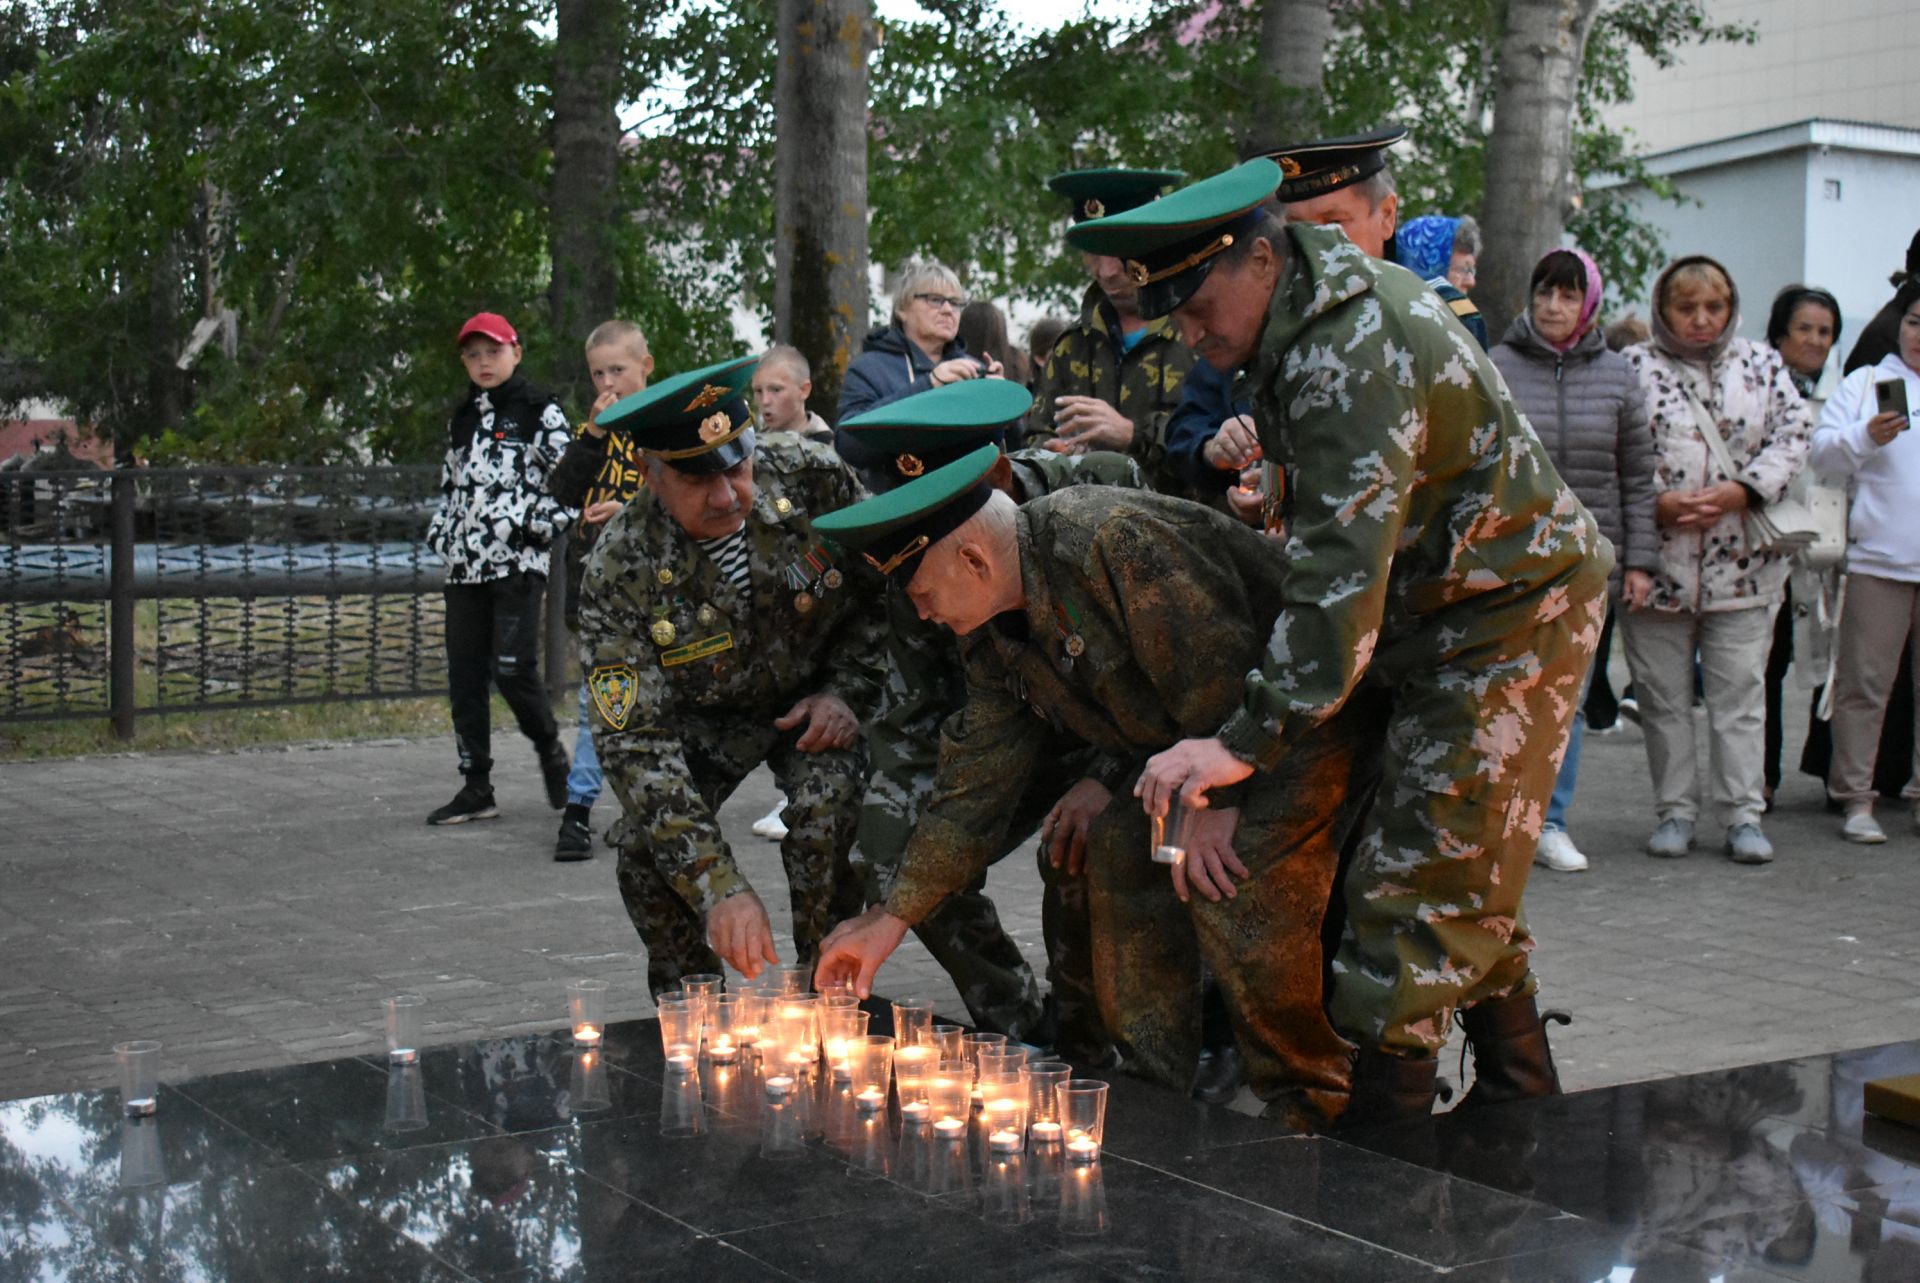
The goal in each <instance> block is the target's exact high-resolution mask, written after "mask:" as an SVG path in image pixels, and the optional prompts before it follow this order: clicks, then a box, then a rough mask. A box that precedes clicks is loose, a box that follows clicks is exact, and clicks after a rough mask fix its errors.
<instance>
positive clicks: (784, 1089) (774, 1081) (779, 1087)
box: [767, 1074, 793, 1098]
mask: <svg viewBox="0 0 1920 1283" xmlns="http://www.w3.org/2000/svg"><path fill="white" fill-rule="evenodd" d="M792 1090H793V1079H791V1078H789V1077H787V1076H786V1075H785V1074H775V1075H774V1076H773V1077H771V1078H769V1079H767V1095H769V1096H773V1097H775V1098H778V1097H781V1096H784V1095H786V1094H787V1093H788V1092H790V1091H792Z"/></svg>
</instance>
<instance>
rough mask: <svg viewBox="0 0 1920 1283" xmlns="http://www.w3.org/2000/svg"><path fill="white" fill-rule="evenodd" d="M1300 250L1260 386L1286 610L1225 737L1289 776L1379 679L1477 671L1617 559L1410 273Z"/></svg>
mask: <svg viewBox="0 0 1920 1283" xmlns="http://www.w3.org/2000/svg"><path fill="white" fill-rule="evenodd" d="M1287 236H1288V238H1289V245H1290V251H1291V252H1290V253H1289V255H1288V260H1287V264H1286V267H1285V269H1284V271H1283V273H1282V275H1281V279H1280V283H1279V285H1278V286H1277V287H1276V288H1275V290H1274V295H1273V302H1272V305H1271V307H1270V308H1269V310H1268V314H1267V325H1266V330H1265V332H1264V333H1263V334H1262V336H1261V340H1260V353H1259V356H1258V358H1257V361H1256V363H1255V365H1254V368H1253V378H1252V380H1251V383H1250V389H1251V393H1252V397H1253V405H1254V419H1255V422H1256V423H1257V424H1258V426H1259V431H1260V442H1261V446H1262V448H1263V449H1264V451H1265V453H1266V457H1267V458H1268V459H1269V460H1272V461H1274V462H1276V463H1278V464H1279V465H1280V466H1281V468H1282V469H1283V470H1284V477H1285V495H1286V498H1285V506H1284V509H1283V516H1284V519H1285V521H1286V523H1287V528H1286V536H1285V538H1286V545H1285V556H1284V557H1282V558H1276V561H1278V562H1279V563H1280V564H1281V566H1282V567H1283V569H1282V584H1283V596H1284V599H1285V602H1286V608H1285V609H1283V610H1282V611H1281V612H1280V615H1279V618H1278V619H1277V620H1276V621H1275V623H1274V627H1273V635H1272V639H1271V641H1270V643H1269V644H1268V646H1267V649H1266V654H1265V656H1264V658H1263V659H1262V661H1261V667H1260V669H1259V670H1258V671H1256V672H1252V673H1249V674H1248V676H1247V682H1246V699H1245V702H1244V704H1243V706H1242V707H1241V709H1240V710H1239V711H1238V712H1236V713H1235V714H1234V715H1233V717H1232V718H1231V719H1229V720H1228V721H1227V722H1226V724H1225V725H1224V727H1222V728H1221V730H1220V732H1219V733H1220V738H1221V739H1222V740H1223V741H1225V743H1226V745H1227V747H1228V748H1229V749H1231V750H1232V751H1233V752H1234V753H1235V754H1237V755H1238V756H1240V757H1242V758H1244V759H1245V760H1247V761H1250V762H1253V763H1255V764H1256V765H1259V766H1261V767H1271V766H1272V765H1273V764H1274V763H1275V762H1276V761H1277V760H1278V758H1279V756H1280V753H1281V751H1282V745H1283V743H1284V742H1285V741H1286V739H1287V738H1288V737H1290V736H1292V735H1295V734H1298V733H1299V732H1300V731H1302V730H1304V729H1305V728H1306V727H1309V726H1313V725H1317V724H1319V723H1320V722H1322V721H1324V720H1325V719H1326V718H1328V717H1330V716H1332V715H1333V713H1334V712H1335V710H1337V709H1338V708H1339V707H1340V706H1341V704H1342V703H1343V702H1345V700H1346V699H1347V697H1348V695H1349V694H1350V693H1351V692H1352V690H1353V688H1354V686H1355V684H1356V683H1358V682H1359V680H1360V678H1361V677H1362V675H1364V674H1365V673H1367V671H1368V670H1369V668H1370V667H1372V668H1374V669H1377V670H1379V672H1380V675H1381V676H1382V677H1383V678H1384V679H1385V680H1386V681H1388V682H1389V683H1395V682H1398V681H1399V680H1402V679H1403V678H1405V677H1406V676H1408V675H1409V674H1412V673H1416V672H1426V673H1429V674H1431V673H1432V672H1434V671H1435V670H1436V669H1440V668H1444V667H1448V666H1451V665H1455V664H1460V665H1463V666H1465V667H1466V668H1469V669H1471V668H1472V667H1473V665H1474V664H1475V663H1476V662H1478V661H1477V660H1476V659H1475V658H1474V656H1475V652H1476V651H1477V652H1479V653H1480V654H1482V655H1485V654H1488V653H1490V650H1491V651H1492V652H1497V651H1498V650H1499V649H1500V648H1499V647H1498V645H1497V643H1498V642H1500V641H1502V640H1503V639H1506V638H1509V637H1513V636H1515V635H1524V634H1526V633H1528V632H1530V631H1531V630H1533V629H1535V628H1537V627H1539V626H1540V625H1541V624H1543V623H1546V622H1548V621H1550V620H1552V619H1554V618H1556V617H1558V616H1559V615H1560V614H1561V613H1563V612H1564V611H1565V610H1566V609H1567V608H1568V605H1569V602H1568V600H1567V596H1568V591H1569V588H1568V584H1569V583H1570V582H1571V581H1573V580H1575V579H1578V580H1579V588H1578V591H1581V592H1585V591H1587V590H1588V589H1589V588H1590V587H1591V578H1592V576H1591V574H1590V573H1582V572H1583V571H1592V570H1593V569H1595V568H1596V567H1597V569H1598V571H1599V575H1600V581H1599V583H1600V587H1599V591H1605V581H1606V575H1607V572H1609V571H1610V570H1611V569H1612V566H1613V548H1612V545H1611V544H1609V543H1608V542H1607V541H1606V539H1605V538H1604V537H1603V536H1602V535H1601V534H1600V531H1599V528H1598V527H1597V526H1596V525H1595V524H1594V521H1593V517H1592V515H1591V514H1589V513H1588V512H1587V510H1586V508H1585V507H1584V506H1582V504H1581V503H1580V501H1579V500H1578V499H1577V498H1575V497H1574V494H1573V492H1572V491H1571V490H1569V489H1568V488H1567V487H1566V485H1565V484H1564V483H1563V482H1562V481H1561V479H1560V476H1559V474H1558V473H1557V472H1555V471H1554V468H1553V464H1552V462H1551V461H1550V460H1549V458H1548V456H1547V452H1546V450H1545V449H1544V448H1543V447H1542V446H1541V444H1540V441H1539V440H1538V438H1536V437H1535V436H1534V434H1533V430H1532V429H1531V428H1530V427H1528V426H1527V421H1526V419H1525V418H1524V417H1523V416H1522V415H1521V414H1520V412H1519V411H1518V410H1517V409H1516V408H1515V406H1514V404H1513V400H1512V398H1511V397H1510V396H1509V395H1508V393H1507V385H1506V383H1505V382H1504V381H1503V380H1502V379H1501V378H1500V375H1499V372H1498V371H1497V370H1495V368H1494V365H1493V362H1492V359H1491V358H1489V357H1488V356H1487V354H1486V353H1485V352H1483V351H1481V350H1480V345H1479V344H1478V343H1476V342H1474V340H1473V338H1472V337H1471V336H1470V335H1469V334H1468V333H1467V331H1466V330H1465V329H1464V328H1462V327H1461V325H1460V322H1459V320H1458V318H1456V317H1455V316H1454V314H1453V313H1452V311H1450V310H1449V309H1448V307H1447V305H1446V304H1445V303H1444V302H1442V301H1441V300H1440V299H1439V298H1438V297H1437V296H1436V295H1435V294H1434V292H1433V291H1432V290H1430V289H1428V288H1427V287H1426V286H1425V285H1424V284H1423V283H1422V282H1421V281H1420V280H1419V278H1418V277H1416V276H1414V275H1413V274H1412V273H1411V272H1408V271H1407V270H1406V269H1404V268H1400V267H1395V266H1393V265H1391V264H1388V263H1383V262H1381V261H1379V260H1378V259H1372V258H1369V257H1367V256H1366V255H1365V254H1363V253H1361V252H1360V251H1359V250H1358V249H1356V248H1355V247H1354V245H1353V243H1352V242H1351V241H1349V240H1348V239H1347V238H1346V236H1345V235H1344V234H1343V233H1342V232H1340V231H1339V230H1338V229H1325V228H1319V227H1310V226H1301V225H1298V224H1295V225H1292V226H1289V227H1288V228H1287Z"/></svg>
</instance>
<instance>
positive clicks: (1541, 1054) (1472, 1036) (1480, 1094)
mask: <svg viewBox="0 0 1920 1283" xmlns="http://www.w3.org/2000/svg"><path fill="white" fill-rule="evenodd" d="M1547 1020H1555V1021H1558V1022H1559V1023H1561V1024H1563V1025H1564V1024H1568V1023H1570V1018H1569V1017H1568V1016H1567V1015H1566V1013H1564V1012H1559V1011H1550V1012H1548V1013H1547V1014H1546V1017H1545V1018H1544V1019H1543V1018H1542V1017H1541V1015H1540V1009H1539V1007H1537V1006H1536V1005H1535V1004H1534V1001H1533V999H1532V998H1531V997H1527V998H1502V999H1499V1000H1498V1001H1495V1002H1483V1003H1481V1004H1480V1005H1479V1006H1477V1007H1469V1008H1467V1009H1466V1010H1465V1011H1463V1012H1461V1013H1460V1027H1461V1028H1462V1029H1464V1030H1466V1034H1467V1044H1468V1045H1469V1046H1471V1047H1472V1048H1473V1077H1474V1082H1473V1090H1471V1091H1469V1092H1468V1093H1467V1096H1466V1099H1465V1100H1462V1101H1461V1102H1460V1104H1459V1108H1461V1109H1474V1108H1478V1107H1480V1106H1484V1105H1498V1104H1502V1103H1504V1102H1506V1101H1509V1100H1526V1099H1528V1098H1529V1097H1533V1096H1558V1095H1559V1094H1560V1075H1558V1074H1557V1073H1555V1072H1554V1069H1553V1051H1552V1049H1551V1048H1549V1047H1548V1046H1547V1026H1546V1021H1547Z"/></svg>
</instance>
